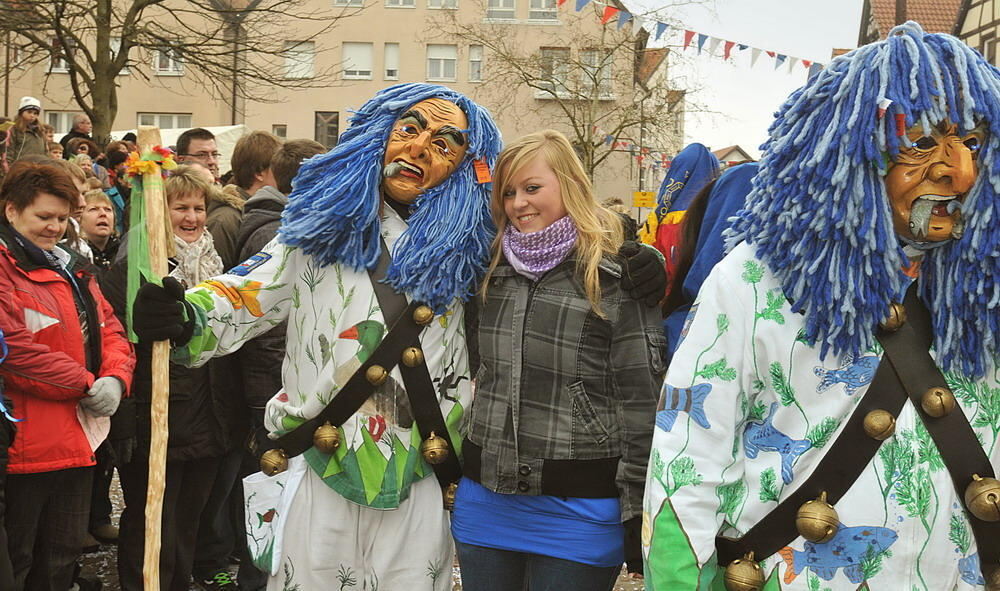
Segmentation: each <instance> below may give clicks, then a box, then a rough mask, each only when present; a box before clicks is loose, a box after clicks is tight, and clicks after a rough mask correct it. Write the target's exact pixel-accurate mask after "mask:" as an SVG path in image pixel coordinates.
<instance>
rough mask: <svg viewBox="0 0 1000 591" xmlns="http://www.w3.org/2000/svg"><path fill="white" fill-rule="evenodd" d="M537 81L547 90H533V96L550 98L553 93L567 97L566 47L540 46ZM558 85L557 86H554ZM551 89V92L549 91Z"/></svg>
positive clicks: (567, 66) (567, 62)
mask: <svg viewBox="0 0 1000 591" xmlns="http://www.w3.org/2000/svg"><path fill="white" fill-rule="evenodd" d="M538 51H539V53H540V56H541V58H540V60H539V62H540V63H539V68H540V70H541V71H540V72H539V75H538V76H539V78H540V80H539V82H540V84H541V85H542V86H547V87H549V90H548V91H547V90H545V89H542V88H539V89H537V90H535V98H539V99H551V98H554V97H553V96H552V94H553V93H555V95H556V96H557V97H560V98H569V96H570V94H569V82H570V81H569V59H570V50H569V48H568V47H540V48H538ZM557 85H558V88H557V87H556V86H557ZM550 91H551V92H550Z"/></svg>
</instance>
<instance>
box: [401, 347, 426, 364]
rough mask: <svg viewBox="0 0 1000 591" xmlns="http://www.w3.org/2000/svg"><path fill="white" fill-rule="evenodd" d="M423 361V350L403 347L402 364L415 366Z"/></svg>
mask: <svg viewBox="0 0 1000 591" xmlns="http://www.w3.org/2000/svg"><path fill="white" fill-rule="evenodd" d="M423 362H424V352H423V351H421V350H420V349H418V348H416V347H407V348H405V349H403V365H405V366H406V367H416V366H418V365H420V364H421V363H423Z"/></svg>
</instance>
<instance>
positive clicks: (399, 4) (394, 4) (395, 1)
mask: <svg viewBox="0 0 1000 591" xmlns="http://www.w3.org/2000/svg"><path fill="white" fill-rule="evenodd" d="M385 7H386V8H416V7H417V3H416V2H415V1H414V0H385Z"/></svg>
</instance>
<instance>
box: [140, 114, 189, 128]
mask: <svg viewBox="0 0 1000 591" xmlns="http://www.w3.org/2000/svg"><path fill="white" fill-rule="evenodd" d="M138 120H139V125H155V126H156V127H159V128H160V129H187V128H189V127H191V113H139V117H138Z"/></svg>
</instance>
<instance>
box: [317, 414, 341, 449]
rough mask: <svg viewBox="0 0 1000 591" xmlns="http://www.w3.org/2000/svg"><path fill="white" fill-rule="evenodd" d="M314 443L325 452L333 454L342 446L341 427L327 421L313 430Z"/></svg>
mask: <svg viewBox="0 0 1000 591" xmlns="http://www.w3.org/2000/svg"><path fill="white" fill-rule="evenodd" d="M313 445H314V446H315V447H316V449H318V450H319V451H320V453H324V454H332V453H333V452H335V451H337V448H338V447H340V429H338V428H336V427H334V426H333V425H331V424H330V421H327V422H325V423H323V424H322V425H320V426H319V427H316V430H315V431H313Z"/></svg>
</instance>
